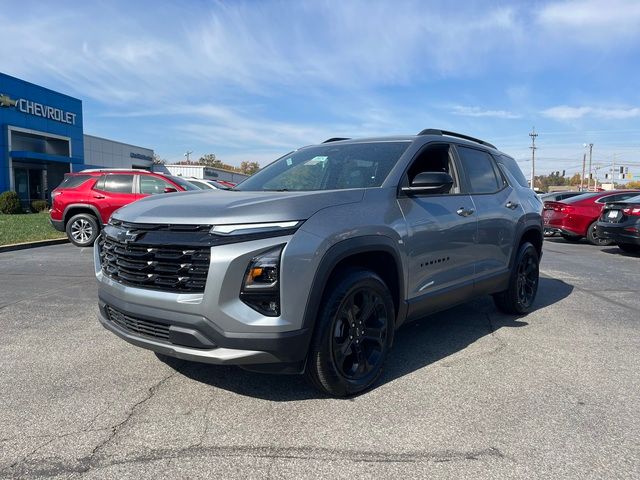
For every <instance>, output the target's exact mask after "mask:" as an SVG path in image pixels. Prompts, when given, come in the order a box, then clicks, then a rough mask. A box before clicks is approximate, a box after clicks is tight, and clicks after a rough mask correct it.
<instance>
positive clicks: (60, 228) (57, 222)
mask: <svg viewBox="0 0 640 480" xmlns="http://www.w3.org/2000/svg"><path fill="white" fill-rule="evenodd" d="M49 221H50V222H51V225H52V226H53V228H55V229H56V230H58V231H59V232H64V221H62V220H54V219H53V218H51V217H49Z"/></svg>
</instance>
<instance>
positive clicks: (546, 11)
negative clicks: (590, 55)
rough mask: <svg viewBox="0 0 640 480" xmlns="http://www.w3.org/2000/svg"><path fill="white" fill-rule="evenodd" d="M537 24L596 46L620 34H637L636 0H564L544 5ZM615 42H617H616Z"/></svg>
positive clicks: (611, 43) (612, 43) (639, 7)
mask: <svg viewBox="0 0 640 480" xmlns="http://www.w3.org/2000/svg"><path fill="white" fill-rule="evenodd" d="M537 22H538V24H539V25H540V26H541V27H542V28H543V29H546V30H549V31H553V32H555V35H557V36H560V37H564V38H565V40H566V39H571V40H572V41H575V42H578V43H592V44H596V45H597V47H598V48H602V47H609V46H616V44H617V42H619V41H620V37H637V36H638V34H639V30H638V25H639V24H640V2H638V1H637V0H566V1H562V2H553V3H549V4H547V5H545V6H544V7H542V8H541V10H540V11H539V14H538V16H537ZM617 46H620V45H619V44H618V45H617Z"/></svg>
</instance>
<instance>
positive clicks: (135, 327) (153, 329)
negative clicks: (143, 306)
mask: <svg viewBox="0 0 640 480" xmlns="http://www.w3.org/2000/svg"><path fill="white" fill-rule="evenodd" d="M105 311H106V313H107V318H108V319H109V320H110V321H111V322H113V323H115V324H116V325H118V326H119V327H120V328H122V329H123V330H126V331H128V332H131V333H135V334H136V335H142V336H145V337H152V338H156V339H158V340H164V341H167V342H168V341H169V325H165V324H163V323H158V322H154V321H152V320H143V319H141V318H135V317H132V316H130V315H126V314H124V313H122V312H119V311H118V310H116V309H115V308H112V307H110V306H109V305H106V306H105Z"/></svg>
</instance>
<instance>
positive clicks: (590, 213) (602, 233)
mask: <svg viewBox="0 0 640 480" xmlns="http://www.w3.org/2000/svg"><path fill="white" fill-rule="evenodd" d="M543 201H544V207H543V208H544V210H543V219H544V229H545V235H546V236H550V235H553V234H559V235H560V236H562V238H564V239H565V240H566V241H569V242H578V241H580V240H581V239H582V238H586V239H587V241H588V242H589V243H591V244H593V245H598V246H606V245H612V244H617V245H618V246H619V247H620V248H621V249H622V250H624V251H627V252H631V251H633V252H635V251H638V248H636V246H637V245H640V235H639V232H638V221H637V220H638V219H640V190H610V191H606V192H589V193H582V194H579V195H573V196H571V197H570V198H564V199H562V200H543Z"/></svg>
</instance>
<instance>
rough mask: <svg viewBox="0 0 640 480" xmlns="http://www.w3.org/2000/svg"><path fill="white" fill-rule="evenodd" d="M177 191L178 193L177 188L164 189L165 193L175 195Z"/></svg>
mask: <svg viewBox="0 0 640 480" xmlns="http://www.w3.org/2000/svg"><path fill="white" fill-rule="evenodd" d="M177 191H178V189H177V188H173V187H166V188H165V189H164V193H175V192H177Z"/></svg>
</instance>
